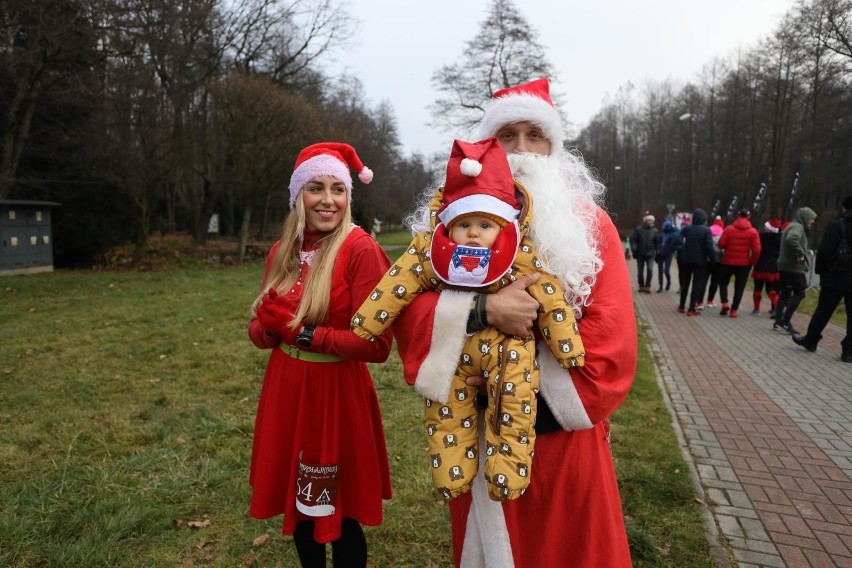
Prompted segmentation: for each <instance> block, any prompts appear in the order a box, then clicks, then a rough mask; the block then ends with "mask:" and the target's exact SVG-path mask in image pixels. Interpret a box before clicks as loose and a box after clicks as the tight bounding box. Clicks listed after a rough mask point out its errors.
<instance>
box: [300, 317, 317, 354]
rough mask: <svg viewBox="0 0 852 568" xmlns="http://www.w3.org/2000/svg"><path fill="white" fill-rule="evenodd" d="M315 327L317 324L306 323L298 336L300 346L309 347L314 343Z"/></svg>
mask: <svg viewBox="0 0 852 568" xmlns="http://www.w3.org/2000/svg"><path fill="white" fill-rule="evenodd" d="M314 329H316V328H315V326H313V325H311V324H309V323H306V324H305V325H303V326H302V331H300V332H299V335H297V336H296V345H298V346H299V347H306V348H309V347H310V346H311V345H313V343H314Z"/></svg>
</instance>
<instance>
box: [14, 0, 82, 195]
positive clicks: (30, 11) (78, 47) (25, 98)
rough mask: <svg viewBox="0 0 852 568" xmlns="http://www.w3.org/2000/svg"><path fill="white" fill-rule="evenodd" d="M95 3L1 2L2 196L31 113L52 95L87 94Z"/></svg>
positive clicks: (16, 162)
mask: <svg viewBox="0 0 852 568" xmlns="http://www.w3.org/2000/svg"><path fill="white" fill-rule="evenodd" d="M97 10H98V7H97V4H95V3H94V2H92V4H91V5H86V4H85V3H84V2H74V1H71V0H69V1H65V2H50V1H47V0H6V1H4V2H2V3H0V132H2V134H0V199H5V198H6V197H8V195H9V192H10V191H11V188H12V186H13V185H14V183H15V181H16V178H17V172H18V167H19V165H20V162H21V157H22V155H23V153H24V150H25V149H26V147H27V144H28V142H29V137H30V133H31V127H32V124H33V116H34V115H35V113H36V111H37V108H38V106H39V105H40V104H43V103H44V101H45V100H46V99H48V98H50V97H57V96H59V97H62V96H65V97H67V96H74V94H76V95H77V96H80V97H83V96H85V95H84V94H82V86H81V85H80V83H79V80H80V77H79V76H78V74H82V73H85V72H86V70H87V69H89V68H90V67H91V66H92V65H93V64H94V62H95V59H96V57H97V52H96V49H95V42H96V38H95V36H94V33H93V19H94V18H95V17H96V16H94V14H95V13H96V12H97Z"/></svg>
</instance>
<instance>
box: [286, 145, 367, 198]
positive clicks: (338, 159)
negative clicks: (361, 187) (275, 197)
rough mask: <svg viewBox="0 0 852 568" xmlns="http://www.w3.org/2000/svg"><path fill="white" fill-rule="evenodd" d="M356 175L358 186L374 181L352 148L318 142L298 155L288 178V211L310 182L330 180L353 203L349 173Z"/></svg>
mask: <svg viewBox="0 0 852 568" xmlns="http://www.w3.org/2000/svg"><path fill="white" fill-rule="evenodd" d="M350 168H351V169H353V170H355V171H356V172H358V179H359V180H361V183H370V182H371V181H373V171H372V170H371V169H370V168H368V167H366V166H364V164H363V163H362V162H361V159H360V158H359V157H358V154H357V153H356V152H355V148H353V147H352V146H350V145H349V144H345V143H343V142H319V143H317V144H311V145H310V146H308V147H306V148H304V149H303V150H302V151H301V152H299V156H298V157H297V158H296V164H295V165H294V166H293V175H292V176H290V209H292V208H293V205H294V204H295V203H296V197H297V196H298V195H299V192H301V191H302V188H303V187H305V184H306V183H308V182H309V181H311V180H312V179H315V178H318V177H322V176H331V177H334V178H337V179H339V180H340V181H341V182H343V185H345V186H346V193H347V195H348V197H349V200H350V201H351V200H352V175H351V174H350V172H349V169H350Z"/></svg>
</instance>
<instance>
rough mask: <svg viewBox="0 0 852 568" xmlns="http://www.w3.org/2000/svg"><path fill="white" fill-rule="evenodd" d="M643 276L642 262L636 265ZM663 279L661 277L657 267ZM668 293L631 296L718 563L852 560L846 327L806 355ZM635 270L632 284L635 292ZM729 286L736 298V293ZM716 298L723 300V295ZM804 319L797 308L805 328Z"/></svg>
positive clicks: (757, 321) (743, 311) (752, 326)
mask: <svg viewBox="0 0 852 568" xmlns="http://www.w3.org/2000/svg"><path fill="white" fill-rule="evenodd" d="M628 262H629V263H630V266H631V271H635V261H632V260H631V261H628ZM654 277H655V279H656V277H657V275H656V273H655V274H654ZM672 277H673V282H672V288H671V291H670V292H663V293H656V292H655V291H656V285H655V286H653V287H652V293H651V294H638V293H635V292H634V299H635V301H636V308H637V314H638V316H639V317H640V320H644V323H645V324H647V329H648V333H649V335H650V337H651V351H652V353H653V355H654V357H655V359H656V361H657V367H658V371H659V376H660V379H661V383H662V385H663V386H664V389H665V391H666V394H667V396H668V398H669V403H670V408H671V410H672V412H673V415H674V418H675V422H676V425H677V426H678V427H679V430H680V433H679V434H680V435H681V437H682V443H683V445H684V450H685V451H684V454H685V455H686V456H687V458H688V459H690V460H691V462H692V465H693V468H694V473H695V474H696V480H697V484H698V485H700V492H702V493H703V495H702V497H701V498H702V500H703V501H704V502H705V503H706V504H707V506H708V509H709V513H708V529H709V532H710V535H711V539H713V540H714V541H716V542H719V543H721V545H722V547H724V548H723V549H720V551H721V554H720V555H719V556H721V558H720V559H719V565H720V567H727V566H732V567H739V568H754V567H758V566H769V567H784V566H786V567H789V568H798V567H824V566H825V567H828V566H844V567H852V364H849V363H843V362H841V361H840V340H841V339H842V338H843V335H844V332H845V330H843V329H840V328H839V327H837V326H829V328H828V329H826V331H825V332H824V338H823V340H822V341H821V342H820V345H819V349H818V350H817V351H816V352H815V353H809V352H807V351H806V350H805V349H804V348H802V347H799V346H798V345H795V344H794V343H793V341H792V340H791V339H790V336H789V335H786V334H782V333H779V332H775V331H772V320H771V319H769V316H768V313H767V310H768V308H769V303H768V300H767V299H766V298H765V297H764V299H763V308H764V309H763V312H762V313H761V314H760V315H759V316H752V315H750V312H751V310H752V308H753V304H752V299H751V291H749V290H747V291H746V294H745V297H744V298H743V303H742V305H741V306H740V310H739V314H740V316H739V317H738V318H736V319H733V318H730V317H720V316H719V308H718V307H716V308H707V309H705V310H704V312H703V314H702V315H701V316H700V317H687V316H686V315H685V314H680V313H678V312H677V311H676V308H677V302H678V296H677V294H676V290H678V289H679V286H678V284H677V273H676V270H675V268H674V266H673V267H672ZM635 286H636V284H635V277H634V288H635ZM732 288H733V285H732V286H731V293H733V289H732ZM717 302H718V298H717ZM807 322H808V316H805V315H801V314H796V316H794V318H793V326H794V327H795V328H796V329H798V330H799V331H801V332H804V330H805V328H806V327H807Z"/></svg>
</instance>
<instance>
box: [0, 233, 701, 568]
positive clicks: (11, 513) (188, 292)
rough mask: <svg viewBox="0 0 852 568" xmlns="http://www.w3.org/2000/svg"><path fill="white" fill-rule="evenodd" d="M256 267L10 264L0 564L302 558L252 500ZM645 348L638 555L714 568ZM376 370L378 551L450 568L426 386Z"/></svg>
mask: <svg viewBox="0 0 852 568" xmlns="http://www.w3.org/2000/svg"><path fill="white" fill-rule="evenodd" d="M407 242H408V238H407V236H406V238H405V239H404V244H407ZM262 270H263V267H262V264H261V263H254V264H252V265H247V266H243V267H232V268H227V269H190V270H170V271H163V272H147V273H130V272H89V271H86V272H62V271H60V272H55V273H52V274H40V275H31V276H22V277H8V276H7V277H0V306H2V309H0V465H2V467H0V565H2V566H14V567H24V566H26V567H30V566H86V567H96V566H110V567H116V566H118V567H136V566H139V567H142V566H145V567H148V566H191V565H205V566H213V567H233V566H257V567H284V566H295V565H298V562H297V560H296V555H295V551H294V548H293V544H292V540H291V539H289V538H284V537H282V536H281V535H280V527H281V519H280V518H277V519H271V520H268V521H257V520H253V519H251V518H250V517H249V516H248V512H247V510H248V503H249V495H250V492H249V485H248V482H247V478H248V463H249V455H250V449H251V436H252V428H253V421H254V412H255V409H256V404H257V398H258V394H259V388H260V381H261V378H262V375H263V369H264V366H265V362H266V357H267V355H268V353H267V352H264V351H260V350H258V349H255V348H254V347H253V346H252V345H251V343H250V342H249V341H248V338H247V337H246V333H245V325H246V322H247V317H248V305H249V304H250V303H251V301H252V300H253V298H254V294H255V293H256V291H257V287H258V285H259V280H260V276H261V274H262ZM641 352H642V362H641V363H640V369H639V372H638V374H637V379H636V384H635V386H634V390H633V391H632V393H631V395H630V396H629V397H628V399H627V402H626V403H625V404H624V405H623V407H622V408H621V409H620V410H619V411H618V412H617V413H616V415H615V416H614V419H613V440H614V444H613V449H614V452H615V456H616V461H617V468H618V470H619V475H620V476H621V483H622V494H623V498H624V503H625V514H626V516H627V518H628V527H629V535H630V538H631V546H632V549H633V554H634V557H635V558H636V565H637V566H704V565H707V566H710V564H702V563H701V562H700V561H698V560H697V559H699V558H706V557H708V556H709V553H708V546H707V543H706V541H705V540H704V537H703V526H702V525H701V519H700V515H699V512H698V510H697V508H696V506H695V504H694V496H693V493H692V488H691V486H690V485H689V482H688V478H687V476H686V467H685V465H684V464H683V463H682V462H681V461H680V460H679V451H678V447H677V443H676V440H675V438H674V435H673V433H672V431H671V426H670V419H669V418H668V416H667V415H666V411H665V407H664V406H663V405H662V402H661V399H660V393H659V391H658V390H657V386H656V382H655V378H654V372H653V367H652V366H651V362H650V360H649V356H648V354H647V350H645V349H642V350H641ZM371 370H372V372H373V376H374V379H375V382H376V385H377V390H378V393H379V398H380V403H381V406H382V412H383V418H384V421H385V431H386V436H387V438H388V448H389V453H390V462H391V474H392V479H393V488H394V499H392V500H390V501H388V502H387V503H386V505H385V522H384V524H383V525H381V526H379V527H371V528H367V529H366V534H367V539H368V546H369V549H370V557H371V565H372V566H377V567H378V566H381V567H384V566H400V567H404V566H411V567H423V566H432V567H443V566H451V564H452V562H451V558H452V555H451V550H450V538H449V521H448V518H447V514H446V507H445V506H443V505H441V504H439V503H437V502H436V501H435V499H434V498H433V497H432V494H431V488H430V486H431V484H430V478H429V471H428V464H427V459H426V451H425V440H424V436H423V432H422V426H421V402H420V399H419V397H417V396H416V395H415V394H414V393H413V392H412V391H411V389H410V388H409V387H407V386H406V385H405V384H404V382H403V381H402V379H401V372H400V365H399V361H398V359H397V358H396V355H394V356H393V357H392V359H391V361H390V362H388V363H386V364H384V365H372V366H371ZM206 521H209V524H208V525H207V526H204V527H201V528H190V523H191V522H206ZM258 537H268V538H266V540H265V541H264V542H263V543H261V544H258V545H254V544H253V542H254V541H255V539H258ZM261 540H263V539H261Z"/></svg>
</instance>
